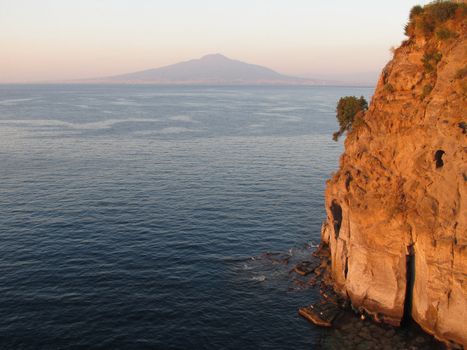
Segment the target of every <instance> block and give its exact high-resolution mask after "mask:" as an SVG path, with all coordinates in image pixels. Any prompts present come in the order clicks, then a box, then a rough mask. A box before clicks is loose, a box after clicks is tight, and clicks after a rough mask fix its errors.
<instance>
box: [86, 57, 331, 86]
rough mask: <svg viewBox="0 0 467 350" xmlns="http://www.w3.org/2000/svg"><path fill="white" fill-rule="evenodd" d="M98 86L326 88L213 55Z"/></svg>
mask: <svg viewBox="0 0 467 350" xmlns="http://www.w3.org/2000/svg"><path fill="white" fill-rule="evenodd" d="M86 82H96V83H101V82H104V83H134V84H138V83H139V84H180V85H182V84H200V85H210V84H212V85H221V84H233V85H236V84H237V85H242V84H245V85H255V84H256V85H259V84H271V85H325V84H326V82H325V81H322V80H314V79H306V78H298V77H290V76H286V75H283V74H280V73H278V72H276V71H274V70H272V69H269V68H266V67H263V66H259V65H255V64H249V63H245V62H241V61H238V60H233V59H230V58H228V57H226V56H224V55H221V54H210V55H206V56H203V57H201V58H199V59H193V60H189V61H185V62H180V63H176V64H172V65H169V66H165V67H161V68H155V69H147V70H143V71H138V72H134V73H128V74H121V75H115V76H110V77H105V78H97V79H87V80H86Z"/></svg>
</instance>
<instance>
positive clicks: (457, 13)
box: [405, 0, 467, 40]
mask: <svg viewBox="0 0 467 350" xmlns="http://www.w3.org/2000/svg"><path fill="white" fill-rule="evenodd" d="M466 14H467V5H466V4H465V3H458V2H452V1H441V0H438V1H434V2H431V3H429V4H428V5H425V6H423V7H422V6H420V5H417V6H414V7H413V8H412V10H411V11H410V17H409V18H410V19H409V23H408V24H407V25H406V27H405V34H406V35H407V36H409V37H412V36H414V35H420V34H421V35H431V34H433V33H435V34H436V36H437V38H439V39H440V40H445V39H449V38H452V37H454V36H455V33H453V32H451V31H450V30H449V29H447V28H445V27H443V24H444V23H445V22H446V21H448V20H450V19H453V18H456V17H458V18H463V17H465V15H466Z"/></svg>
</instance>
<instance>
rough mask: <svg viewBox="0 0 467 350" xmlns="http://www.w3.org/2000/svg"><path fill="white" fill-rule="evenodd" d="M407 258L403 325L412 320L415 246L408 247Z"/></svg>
mask: <svg viewBox="0 0 467 350" xmlns="http://www.w3.org/2000/svg"><path fill="white" fill-rule="evenodd" d="M407 252H408V254H407V256H406V264H407V265H406V270H405V277H406V285H405V299H404V317H403V319H402V323H405V324H406V323H408V322H410V320H412V300H413V287H414V282H415V251H414V248H413V245H409V246H408V247H407Z"/></svg>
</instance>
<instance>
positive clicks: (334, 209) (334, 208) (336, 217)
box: [331, 201, 342, 238]
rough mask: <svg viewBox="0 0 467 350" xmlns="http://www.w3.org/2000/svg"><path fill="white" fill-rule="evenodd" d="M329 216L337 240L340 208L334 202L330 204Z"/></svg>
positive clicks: (340, 223)
mask: <svg viewBox="0 0 467 350" xmlns="http://www.w3.org/2000/svg"><path fill="white" fill-rule="evenodd" d="M331 215H332V223H333V225H334V234H335V236H336V238H337V237H339V231H340V229H341V225H342V208H341V206H340V205H339V204H338V203H337V202H336V201H332V203H331Z"/></svg>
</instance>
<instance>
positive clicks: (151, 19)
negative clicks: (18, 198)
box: [0, 0, 427, 83]
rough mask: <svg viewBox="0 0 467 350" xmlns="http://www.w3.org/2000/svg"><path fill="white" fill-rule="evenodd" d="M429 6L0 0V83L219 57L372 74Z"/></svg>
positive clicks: (286, 68) (301, 71)
mask: <svg viewBox="0 0 467 350" xmlns="http://www.w3.org/2000/svg"><path fill="white" fill-rule="evenodd" d="M426 2H427V1H419V2H417V1H411V0H393V1H369V0H366V1H363V0H361V1H358V0H356V1H352V2H349V1H344V0H313V1H311V0H293V1H291V0H289V1H285V0H236V1H227V0H225V1H223V0H198V1H192V0H171V1H158V0H155V1H150V0H80V1H72V0H41V1H37V0H0V47H1V48H2V54H1V55H0V82H3V83H4V82H31V81H42V80H67V79H81V78H90V77H102V76H108V75H113V74H120V73H126V72H132V71H137V70H142V69H148V68H155V67H159V66H163V65H168V64H172V63H176V62H178V61H183V60H187V59H192V58H198V57H200V56H203V55H205V54H209V53H222V54H224V55H226V56H228V57H230V58H234V59H239V60H242V61H246V62H249V63H255V64H260V65H264V66H267V67H269V68H272V69H275V70H277V71H279V72H281V73H284V74H288V75H296V76H313V75H317V74H324V75H325V74H353V73H359V72H371V71H379V70H380V69H381V68H382V67H383V65H384V64H385V63H386V61H387V60H388V59H389V57H390V53H389V48H390V46H392V45H398V44H399V43H400V41H401V40H403V39H404V36H403V26H404V24H405V23H406V22H407V17H408V12H409V10H410V8H411V7H412V6H413V5H414V4H417V3H422V4H423V3H426Z"/></svg>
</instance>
